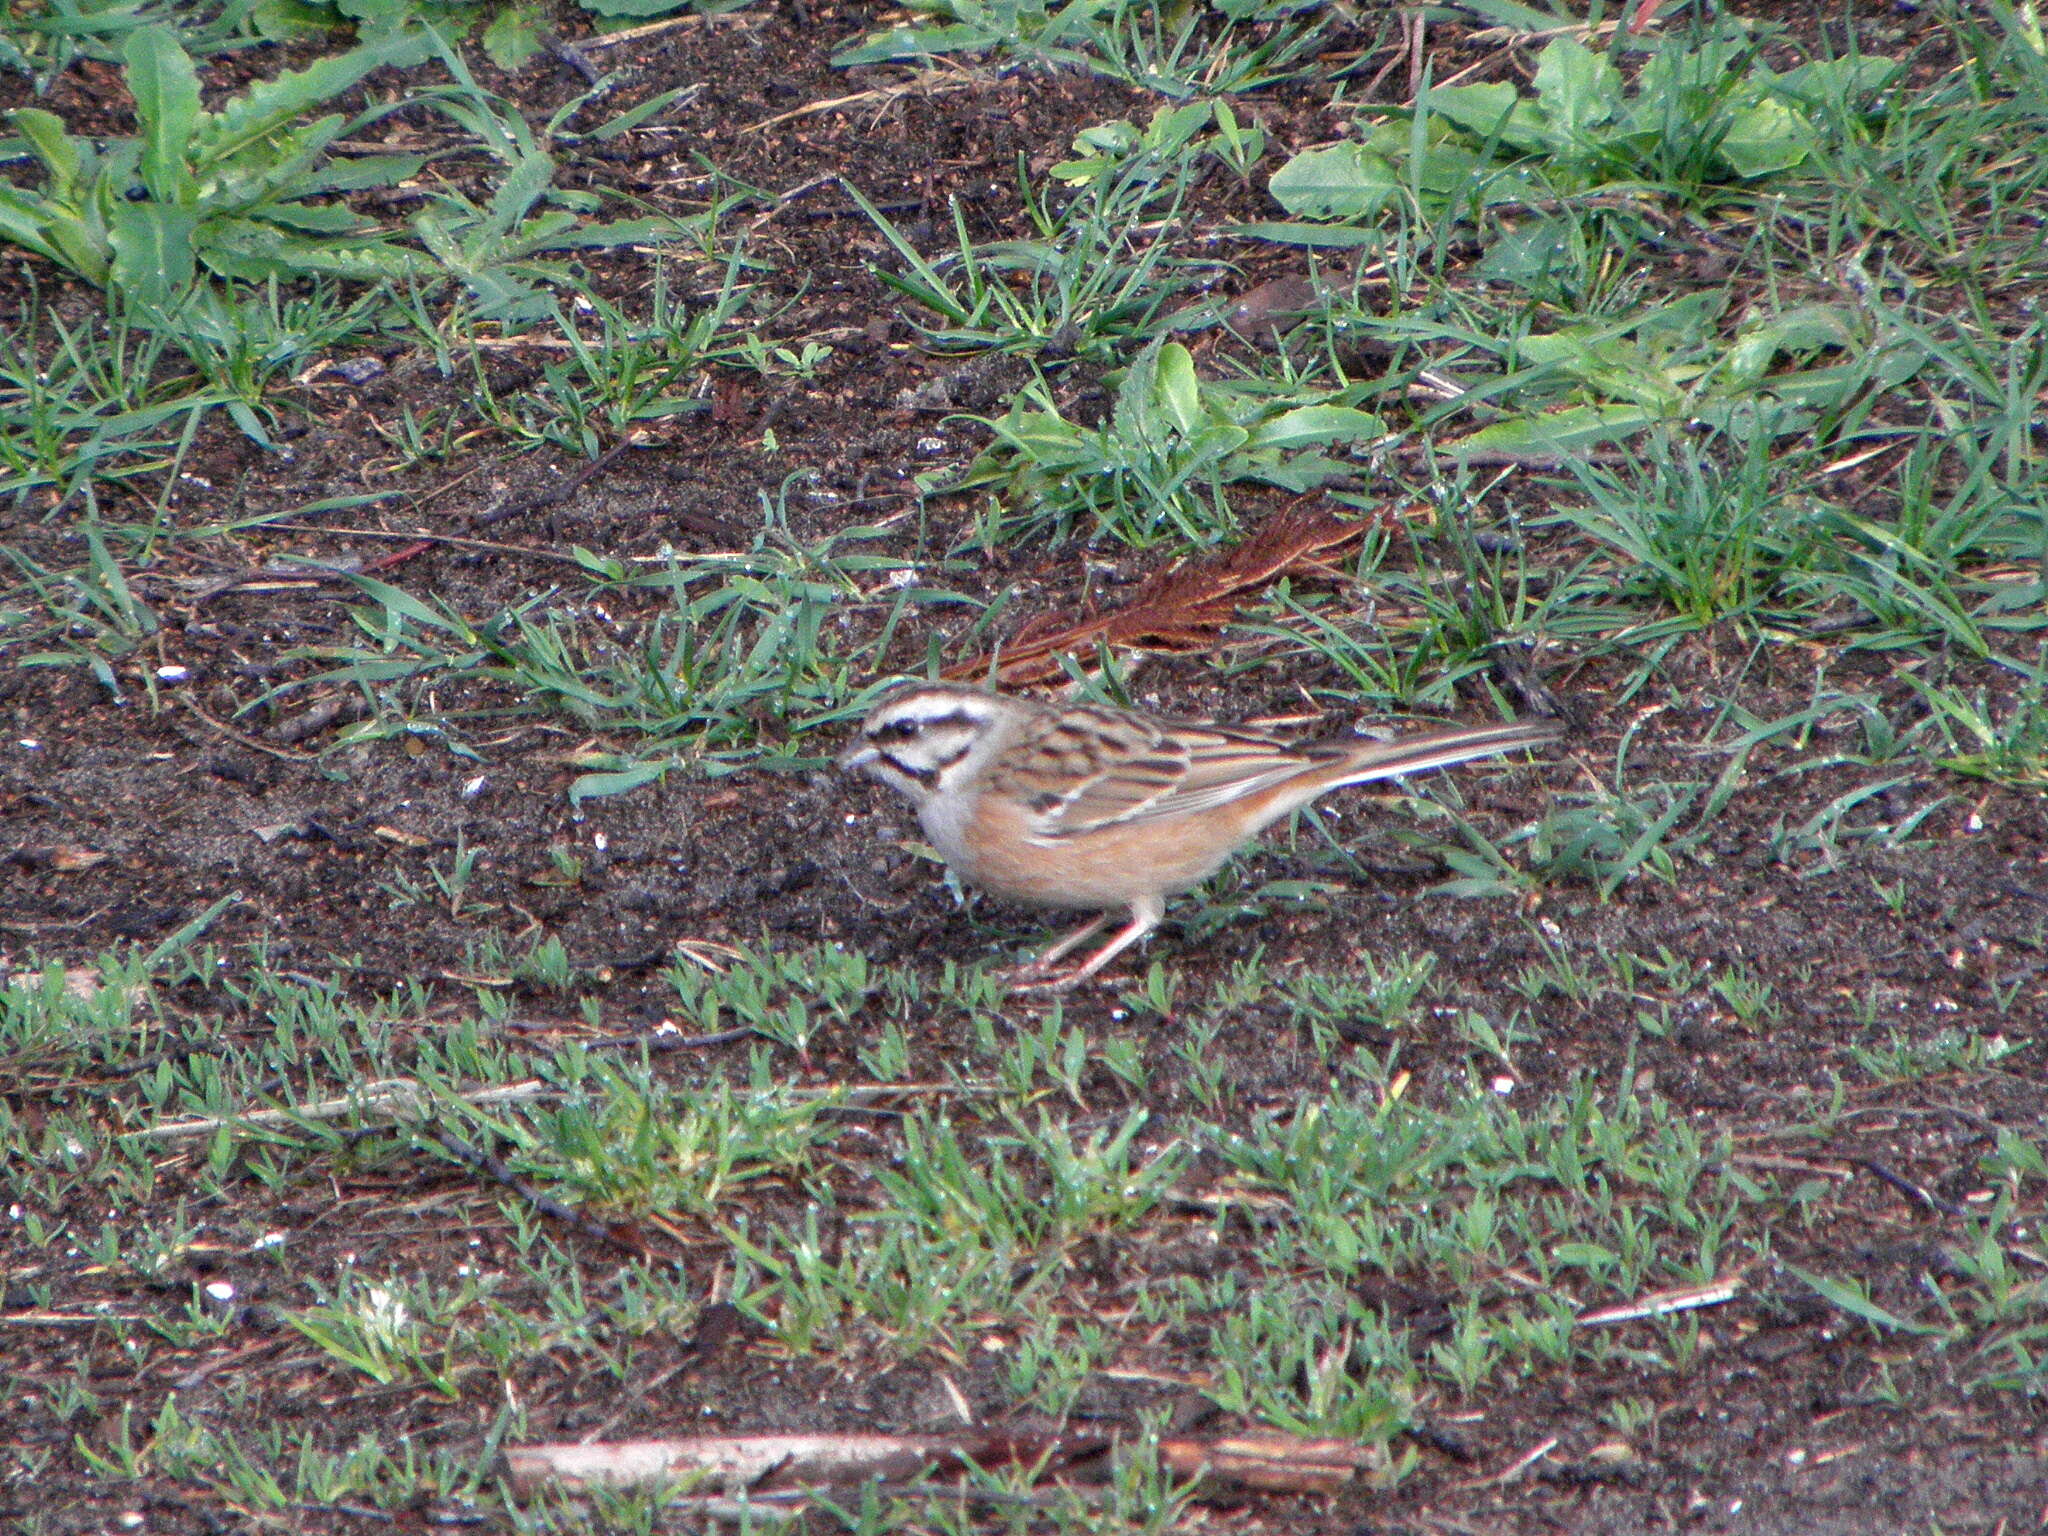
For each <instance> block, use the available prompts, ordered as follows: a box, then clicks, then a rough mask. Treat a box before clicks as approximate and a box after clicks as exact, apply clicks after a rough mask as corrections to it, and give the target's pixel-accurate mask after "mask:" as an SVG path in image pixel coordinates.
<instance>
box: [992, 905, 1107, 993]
mask: <svg viewBox="0 0 2048 1536" xmlns="http://www.w3.org/2000/svg"><path fill="white" fill-rule="evenodd" d="M1109 919H1110V914H1109V913H1107V912H1098V913H1096V914H1095V916H1093V917H1091V918H1090V919H1089V920H1088V921H1087V922H1085V923H1083V924H1082V925H1081V926H1080V927H1078V928H1076V929H1075V930H1074V931H1073V932H1072V933H1070V934H1068V935H1067V936H1066V937H1065V938H1063V939H1061V940H1060V941H1059V942H1058V943H1057V944H1055V945H1053V947H1052V948H1051V949H1048V950H1047V951H1046V952H1045V953H1044V954H1042V955H1040V956H1039V957H1038V958H1037V959H1036V960H1027V961H1025V962H1024V963H1023V964H1022V965H1015V966H1011V967H1010V968H1009V969H1008V970H1006V971H1003V972H1001V973H1000V974H1001V975H1003V976H1006V977H1014V978H1016V979H1017V980H1019V981H1028V980H1030V979H1031V978H1032V977H1034V976H1043V975H1044V974H1045V973H1046V972H1047V971H1049V970H1051V969H1052V968H1053V967H1054V966H1055V965H1057V964H1058V963H1059V962H1060V961H1061V960H1064V959H1065V958H1066V957H1067V956H1068V955H1069V954H1071V953H1073V951H1074V950H1075V949H1076V948H1078V947H1079V946H1080V945H1081V944H1082V943H1084V942H1085V941H1086V940H1088V939H1092V938H1093V937H1095V935H1096V934H1098V933H1100V932H1101V931H1102V930H1103V928H1104V927H1106V926H1107V925H1108V923H1109Z"/></svg>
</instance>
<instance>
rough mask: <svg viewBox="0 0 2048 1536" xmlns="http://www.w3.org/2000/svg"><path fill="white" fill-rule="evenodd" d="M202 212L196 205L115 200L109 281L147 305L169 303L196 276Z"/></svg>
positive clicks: (156, 306)
mask: <svg viewBox="0 0 2048 1536" xmlns="http://www.w3.org/2000/svg"><path fill="white" fill-rule="evenodd" d="M201 217H202V215H201V214H200V211H199V210H198V209H197V208H173V207H169V206H166V205H165V204H163V203H150V202H142V203H130V202H125V201H123V202H119V203H116V204H115V205H114V210H113V216H112V218H111V220H110V221H109V222H110V227H109V229H108V238H109V239H110V240H111V241H112V243H113V247H114V262H113V266H112V268H111V270H110V271H109V273H108V284H109V286H110V287H113V288H115V289H118V290H119V291H120V292H121V293H123V294H124V295H126V296H127V297H128V298H130V299H132V300H135V301H136V302H138V303H140V304H142V305H144V306H145V307H146V308H148V309H152V310H158V311H161V310H164V309H166V308H168V307H169V305H170V303H171V300H172V299H174V298H175V297H176V296H177V295H178V294H180V293H182V292H183V291H184V289H185V287H186V285H187V284H189V283H190V282H191V281H192V272H193V253H192V234H193V231H194V230H196V229H197V228H198V227H199V221H200V218H201Z"/></svg>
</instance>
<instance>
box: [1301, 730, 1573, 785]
mask: <svg viewBox="0 0 2048 1536" xmlns="http://www.w3.org/2000/svg"><path fill="white" fill-rule="evenodd" d="M1562 734H1563V731H1562V728H1561V727H1559V726H1558V725H1556V724H1554V723H1552V722H1550V721H1542V720H1523V721H1517V722H1516V723H1514V724H1512V725H1480V726H1461V727H1459V728H1457V729H1455V730H1448V731H1425V732H1423V733H1422V734H1420V735H1417V736H1405V737H1402V738H1401V739H1400V740H1398V741H1389V742H1381V743H1375V744H1372V745H1353V744H1349V743H1347V744H1346V745H1345V746H1344V747H1342V748H1331V749H1330V750H1332V751H1333V752H1334V751H1338V750H1341V751H1343V752H1344V753H1346V755H1348V756H1349V757H1350V759H1351V762H1350V766H1349V767H1347V768H1346V769H1345V770H1344V771H1343V773H1342V774H1341V775H1333V776H1332V777H1331V778H1330V779H1329V780H1328V781H1327V783H1328V786H1329V787H1331V788H1334V787H1335V786H1337V785H1339V784H1366V783H1370V782H1371V781H1372V780H1374V779H1394V778H1399V777H1401V776H1402V775H1404V774H1410V773H1427V772H1428V771H1429V770H1430V769H1432V768H1448V767H1450V766H1451V765H1452V764H1453V763H1462V762H1466V761H1468V760H1470V759H1471V758H1475V757H1491V756H1493V755H1494V754H1495V753H1497V752H1513V751H1515V750H1517V749H1518V748H1521V747H1539V746H1542V745H1544V744H1545V743H1546V742H1551V741H1555V740H1556V739H1557V738H1558V737H1559V736H1560V735H1562Z"/></svg>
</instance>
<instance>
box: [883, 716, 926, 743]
mask: <svg viewBox="0 0 2048 1536" xmlns="http://www.w3.org/2000/svg"><path fill="white" fill-rule="evenodd" d="M882 734H883V735H884V736H894V737H895V738H896V739H897V740H898V741H908V740H910V738H911V737H913V736H915V735H916V734H917V722H916V721H915V720H891V721H890V722H889V723H888V724H887V725H885V726H883V727H882Z"/></svg>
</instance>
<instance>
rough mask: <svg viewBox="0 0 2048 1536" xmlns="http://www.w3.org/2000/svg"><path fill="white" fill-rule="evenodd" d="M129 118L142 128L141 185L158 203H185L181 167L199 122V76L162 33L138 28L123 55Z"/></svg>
mask: <svg viewBox="0 0 2048 1536" xmlns="http://www.w3.org/2000/svg"><path fill="white" fill-rule="evenodd" d="M123 53H124V56H125V58H126V60H127V63H128V90H129V93H130V94H131V95H132V96H134V98H135V118H136V121H137V122H138V123H140V124H141V125H142V180H143V184H144V185H145V186H147V187H148V188H149V191H150V195H151V196H152V197H154V198H155V199H156V200H157V201H158V202H160V203H184V202H189V201H190V200H191V198H192V195H193V185H192V173H191V169H190V167H189V166H188V165H187V163H186V156H187V155H189V154H190V153H191V149H192V141H193V136H194V134H195V131H196V130H197V128H198V126H199V121H200V118H201V116H202V114H201V112H200V110H199V73H198V71H197V70H195V69H194V68H193V67H192V60H191V57H190V56H189V55H188V54H187V53H186V52H185V50H184V49H183V48H181V47H180V46H179V45H178V39H177V35H176V34H175V33H173V32H172V31H171V30H170V29H169V28H168V27H160V26H149V27H138V28H137V29H136V30H135V31H134V32H132V33H130V34H129V37H128V46H127V47H126V48H125V49H124V50H123Z"/></svg>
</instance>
